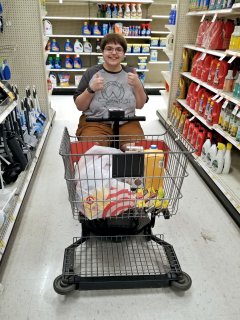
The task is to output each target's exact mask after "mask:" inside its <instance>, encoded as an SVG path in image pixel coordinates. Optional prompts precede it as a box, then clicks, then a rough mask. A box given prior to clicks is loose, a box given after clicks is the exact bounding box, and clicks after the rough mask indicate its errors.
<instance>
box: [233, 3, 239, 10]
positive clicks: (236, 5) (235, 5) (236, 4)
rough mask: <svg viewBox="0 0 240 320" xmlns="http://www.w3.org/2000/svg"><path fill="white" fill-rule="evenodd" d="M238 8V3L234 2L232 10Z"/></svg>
mask: <svg viewBox="0 0 240 320" xmlns="http://www.w3.org/2000/svg"><path fill="white" fill-rule="evenodd" d="M236 9H240V3H234V5H233V6H232V10H236Z"/></svg>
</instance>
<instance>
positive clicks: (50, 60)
mask: <svg viewBox="0 0 240 320" xmlns="http://www.w3.org/2000/svg"><path fill="white" fill-rule="evenodd" d="M47 66H48V69H54V60H53V57H48V59H47Z"/></svg>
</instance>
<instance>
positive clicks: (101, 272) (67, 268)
mask: <svg viewBox="0 0 240 320" xmlns="http://www.w3.org/2000/svg"><path fill="white" fill-rule="evenodd" d="M149 237H150V236H143V235H137V236H127V237H122V236H117V237H116V236H114V237H91V238H89V239H87V240H86V241H85V242H83V243H79V241H80V242H82V239H80V238H74V244H73V246H71V247H69V248H67V249H66V251H65V258H64V266H63V275H65V276H71V275H74V276H79V277H83V278H88V277H114V276H115V277H119V276H120V277H123V276H159V275H166V274H169V273H171V272H175V273H176V272H181V268H180V265H179V262H178V260H177V257H176V254H175V252H174V249H173V247H172V246H171V245H169V244H167V243H166V242H164V241H163V236H162V235H160V236H158V237H157V236H153V237H152V238H151V240H150V241H149Z"/></svg>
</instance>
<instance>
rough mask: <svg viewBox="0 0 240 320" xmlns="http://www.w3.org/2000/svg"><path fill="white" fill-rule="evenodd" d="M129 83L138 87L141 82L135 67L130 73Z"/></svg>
mask: <svg viewBox="0 0 240 320" xmlns="http://www.w3.org/2000/svg"><path fill="white" fill-rule="evenodd" d="M128 84H129V85H130V86H133V87H137V86H139V84H141V82H140V80H139V78H138V74H137V72H136V70H135V69H133V72H129V73H128Z"/></svg>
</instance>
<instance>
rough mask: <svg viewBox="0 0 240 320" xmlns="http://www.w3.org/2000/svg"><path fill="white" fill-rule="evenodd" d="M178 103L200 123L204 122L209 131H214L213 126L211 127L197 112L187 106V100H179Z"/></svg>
mask: <svg viewBox="0 0 240 320" xmlns="http://www.w3.org/2000/svg"><path fill="white" fill-rule="evenodd" d="M177 101H178V102H179V103H180V104H181V105H182V106H183V107H184V108H185V109H187V110H188V111H189V112H190V113H191V114H192V115H194V116H195V117H196V118H197V119H198V120H199V121H200V122H202V123H203V124H204V125H205V126H206V127H207V128H208V129H210V130H212V129H213V126H211V125H209V124H208V123H207V121H206V120H205V119H204V118H203V117H201V116H200V115H199V114H198V113H197V112H196V111H195V110H193V109H192V108H190V107H189V105H187V104H186V100H184V99H177Z"/></svg>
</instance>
